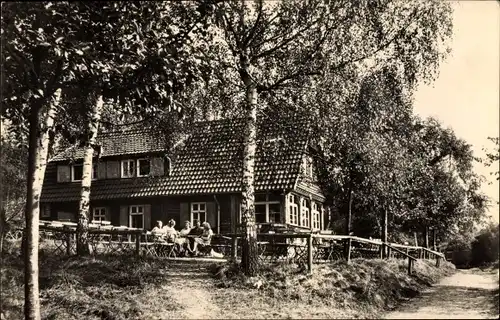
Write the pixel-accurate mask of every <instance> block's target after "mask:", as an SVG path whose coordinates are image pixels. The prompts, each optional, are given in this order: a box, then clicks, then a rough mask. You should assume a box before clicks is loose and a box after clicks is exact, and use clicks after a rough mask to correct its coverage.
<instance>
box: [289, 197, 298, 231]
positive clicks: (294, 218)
mask: <svg viewBox="0 0 500 320" xmlns="http://www.w3.org/2000/svg"><path fill="white" fill-rule="evenodd" d="M288 215H289V216H288V220H289V223H290V224H294V225H298V224H299V206H298V204H297V197H296V196H294V195H290V196H289V201H288Z"/></svg>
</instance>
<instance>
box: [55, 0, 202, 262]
mask: <svg viewBox="0 0 500 320" xmlns="http://www.w3.org/2000/svg"><path fill="white" fill-rule="evenodd" d="M71 6H72V7H71V8H72V10H76V11H77V12H78V14H76V15H74V16H73V17H71V18H69V19H68V20H69V21H68V23H72V24H74V25H77V24H78V23H79V29H78V30H77V31H78V32H75V34H74V35H73V37H72V38H71V42H72V44H73V45H74V46H77V47H83V48H85V50H81V51H79V53H80V54H79V56H78V59H73V60H71V61H70V63H72V64H73V65H75V67H76V71H75V72H74V74H75V80H74V81H73V83H71V84H70V85H69V87H68V88H67V89H66V94H65V95H66V98H67V99H68V100H69V101H70V102H81V104H79V105H78V104H75V105H69V104H68V108H69V109H72V110H73V111H74V112H70V115H73V114H77V115H78V116H79V119H83V121H84V122H86V123H87V128H81V127H80V128H78V126H77V127H76V128H73V130H75V131H80V132H84V133H85V134H83V135H82V136H81V137H80V138H79V140H80V144H81V145H83V146H84V149H85V157H84V162H83V176H82V190H81V198H80V204H79V213H78V228H77V252H78V254H88V253H89V247H88V240H87V233H88V222H89V216H90V212H89V207H90V206H89V205H90V186H91V175H92V167H93V163H92V162H93V157H94V147H95V141H96V137H97V133H98V128H99V122H100V120H99V119H100V113H101V111H102V108H103V103H104V100H106V101H107V103H108V106H110V109H111V110H108V111H109V113H111V114H114V115H115V117H118V118H120V117H124V116H127V115H131V114H136V115H137V116H138V117H139V118H154V117H157V116H158V115H160V114H161V115H162V116H169V115H165V113H167V114H169V112H168V111H169V110H170V111H173V110H172V109H173V107H174V104H173V100H174V99H175V96H176V94H177V93H178V92H180V91H182V90H183V89H184V88H185V87H187V86H189V85H190V83H191V82H193V81H195V80H196V79H197V78H198V77H199V74H200V73H201V70H200V68H199V67H200V66H201V65H202V63H203V61H202V60H200V57H199V56H200V54H199V51H198V50H201V48H200V45H198V44H196V43H192V38H193V37H194V35H196V34H198V33H200V32H201V31H204V30H205V29H206V26H207V20H208V17H209V16H210V15H209V13H210V5H209V4H206V3H204V2H195V1H191V2H183V3H169V2H147V3H137V2H126V3H122V2H108V3H106V4H105V5H103V4H102V2H84V3H74V4H71ZM82 105H83V106H85V107H84V108H80V107H81V106H82ZM78 108H80V109H81V110H78ZM178 111H179V110H175V112H178ZM170 115H172V114H170ZM174 117H175V115H174ZM66 121H68V122H70V123H71V122H76V121H75V120H74V119H71V117H70V118H66ZM60 124H62V122H60ZM68 131H69V130H66V131H65V132H64V133H65V134H66V135H69V136H71V132H68Z"/></svg>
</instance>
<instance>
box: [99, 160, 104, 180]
mask: <svg viewBox="0 0 500 320" xmlns="http://www.w3.org/2000/svg"><path fill="white" fill-rule="evenodd" d="M105 178H106V162H104V161H102V162H101V161H99V162H98V163H97V179H105Z"/></svg>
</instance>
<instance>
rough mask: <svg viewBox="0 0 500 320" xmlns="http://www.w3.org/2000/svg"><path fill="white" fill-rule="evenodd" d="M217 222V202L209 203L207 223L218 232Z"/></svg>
mask: <svg viewBox="0 0 500 320" xmlns="http://www.w3.org/2000/svg"><path fill="white" fill-rule="evenodd" d="M216 221H217V211H216V210H215V202H207V222H208V223H210V228H212V230H217V229H216V226H215V224H216Z"/></svg>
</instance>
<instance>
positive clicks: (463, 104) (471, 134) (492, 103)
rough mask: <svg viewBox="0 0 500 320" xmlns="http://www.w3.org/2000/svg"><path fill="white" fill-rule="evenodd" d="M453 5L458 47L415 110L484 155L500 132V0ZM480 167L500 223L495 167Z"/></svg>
mask: <svg viewBox="0 0 500 320" xmlns="http://www.w3.org/2000/svg"><path fill="white" fill-rule="evenodd" d="M453 6H454V9H455V11H454V14H453V18H454V19H453V20H454V21H453V23H454V26H453V31H454V35H453V39H452V43H451V48H452V50H453V51H452V53H451V56H449V57H448V59H447V61H446V62H445V63H443V65H442V66H441V69H440V75H439V78H438V79H437V80H436V81H435V82H434V83H433V84H432V85H430V86H421V87H420V88H419V90H418V92H417V94H416V97H415V98H416V101H415V111H416V113H418V114H420V115H422V116H425V117H426V116H433V117H436V118H437V119H439V120H440V121H441V122H442V123H443V125H445V126H447V127H451V128H453V129H454V130H455V132H456V134H457V135H458V136H459V137H461V138H463V139H465V140H466V141H468V142H469V143H470V144H472V145H473V148H474V152H475V154H476V156H481V157H483V155H484V152H483V151H482V148H483V147H488V148H490V149H491V147H493V144H492V143H490V141H489V140H487V137H488V136H491V137H498V136H499V127H500V124H499V118H500V115H499V109H500V105H499V100H500V89H499V88H500V83H499V78H500V63H499V61H500V5H499V3H498V2H497V1H491V0H490V1H463V0H462V1H458V2H454V3H453ZM475 169H476V172H477V173H479V174H482V175H484V176H485V177H486V179H488V181H489V182H493V184H492V185H488V184H487V183H484V186H483V192H484V193H486V194H487V195H488V196H489V197H491V198H492V199H493V200H494V201H495V202H494V203H493V204H492V208H491V209H490V211H489V213H490V215H492V217H493V218H494V220H496V221H497V222H498V221H499V208H498V205H497V204H496V202H497V201H498V200H499V193H500V190H499V184H498V181H496V180H494V179H493V178H492V177H491V176H490V174H489V173H490V171H492V170H491V169H490V168H485V167H484V166H483V165H481V164H477V165H476V167H475ZM495 169H496V170H498V165H497V167H496V168H495Z"/></svg>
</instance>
